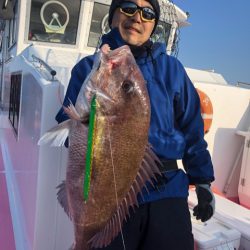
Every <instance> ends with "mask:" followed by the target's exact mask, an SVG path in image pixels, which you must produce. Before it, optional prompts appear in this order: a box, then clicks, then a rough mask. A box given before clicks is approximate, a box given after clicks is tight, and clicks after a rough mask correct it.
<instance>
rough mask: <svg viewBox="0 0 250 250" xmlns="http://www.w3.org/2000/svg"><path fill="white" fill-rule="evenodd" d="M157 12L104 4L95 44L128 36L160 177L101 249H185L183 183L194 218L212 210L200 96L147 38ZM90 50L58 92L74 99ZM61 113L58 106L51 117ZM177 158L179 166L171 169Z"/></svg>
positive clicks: (153, 4) (187, 223)
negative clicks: (104, 20)
mask: <svg viewBox="0 0 250 250" xmlns="http://www.w3.org/2000/svg"><path fill="white" fill-rule="evenodd" d="M159 17H160V7H159V3H158V1H157V0H148V1H147V0H130V1H124V0H113V1H112V3H111V6H110V11H109V25H110V27H111V31H110V33H108V34H106V35H103V37H102V45H103V44H109V46H110V48H111V49H115V48H117V47H120V46H122V45H124V44H128V45H129V46H130V48H131V51H132V53H133V55H134V57H135V59H136V62H137V64H138V65H139V67H140V69H141V71H142V73H143V76H144V78H145V80H146V82H147V88H148V92H149V96H150V102H151V123H150V130H149V142H150V143H151V145H152V147H153V150H154V152H155V153H156V154H157V155H158V157H159V158H160V159H161V161H162V163H163V167H162V169H161V171H162V173H163V177H162V178H159V182H158V183H157V185H156V188H152V187H150V186H149V191H150V192H149V193H147V192H144V195H143V198H142V197H138V199H139V202H140V207H139V208H138V209H137V210H136V212H135V213H132V215H131V217H130V219H129V220H128V222H126V223H125V224H124V226H123V229H122V233H120V235H119V236H118V237H116V238H115V239H114V241H113V242H112V243H111V244H110V245H109V246H108V247H106V248H103V249H107V250H120V249H127V250H193V248H194V240H193V235H192V227H191V219H190V213H189V208H188V203H187V196H188V187H189V184H193V185H196V192H197V197H198V205H197V206H196V207H195V209H194V215H195V216H196V218H197V219H201V220H202V221H206V220H208V219H210V218H211V216H212V215H213V212H214V197H213V194H212V192H211V191H210V183H211V182H212V181H213V180H214V173H213V166H212V163H211V157H210V155H209V152H208V151H207V144H206V142H205V141H204V131H203V121H202V118H201V114H200V101H199V97H198V95H197V93H196V90H195V88H194V86H193V84H192V83H191V81H190V80H189V78H188V76H187V74H186V72H185V70H184V67H183V66H182V65H181V63H180V62H179V61H178V60H177V59H176V58H173V57H170V56H168V55H167V54H166V46H165V44H161V43H152V42H151V40H150V37H151V35H152V34H153V32H154V30H155V28H156V25H157V23H158V20H159ZM92 64H93V56H89V57H86V58H84V59H83V60H81V61H80V62H79V63H78V64H77V65H76V66H75V67H74V68H73V70H72V77H71V80H70V83H69V87H68V90H67V93H66V97H65V101H64V105H65V106H67V105H68V104H69V103H68V100H71V101H72V102H73V103H75V101H76V98H77V95H78V93H79V90H80V87H81V85H82V83H83V82H84V80H85V78H86V77H87V75H88V73H89V72H90V70H91V67H92ZM56 119H57V121H58V122H62V121H63V120H65V119H68V117H67V116H66V115H65V114H64V113H63V110H62V109H61V110H60V111H59V113H58V114H57V117H56ZM176 159H182V161H183V165H184V168H185V170H186V172H184V171H183V170H181V169H178V167H177V163H176Z"/></svg>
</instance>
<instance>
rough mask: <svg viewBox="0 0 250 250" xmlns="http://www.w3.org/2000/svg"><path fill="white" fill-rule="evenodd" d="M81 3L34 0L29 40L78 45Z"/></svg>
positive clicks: (62, 0) (61, 0)
mask: <svg viewBox="0 0 250 250" xmlns="http://www.w3.org/2000/svg"><path fill="white" fill-rule="evenodd" d="M80 5H81V1H68V0H60V1H56V0H55V1H47V0H32V1H31V11H30V23H29V33H28V40H30V41H38V42H50V43H61V44H76V37H77V29H78V22H79V13H80V7H81V6H80Z"/></svg>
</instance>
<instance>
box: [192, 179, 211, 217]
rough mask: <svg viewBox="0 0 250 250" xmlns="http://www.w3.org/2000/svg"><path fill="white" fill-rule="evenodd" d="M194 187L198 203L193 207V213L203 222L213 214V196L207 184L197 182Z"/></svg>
mask: <svg viewBox="0 0 250 250" xmlns="http://www.w3.org/2000/svg"><path fill="white" fill-rule="evenodd" d="M195 187H196V189H195V191H196V194H197V198H198V205H196V206H195V207H194V213H193V215H194V216H195V217H196V219H197V220H201V221H202V222H205V221H207V220H209V219H210V218H211V217H212V216H213V214H214V210H215V198H214V195H213V193H212V191H211V189H210V185H209V184H197V185H195Z"/></svg>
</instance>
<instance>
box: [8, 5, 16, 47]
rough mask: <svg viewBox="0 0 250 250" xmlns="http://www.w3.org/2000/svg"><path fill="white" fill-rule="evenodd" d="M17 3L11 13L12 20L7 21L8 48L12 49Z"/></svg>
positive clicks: (14, 36)
mask: <svg viewBox="0 0 250 250" xmlns="http://www.w3.org/2000/svg"><path fill="white" fill-rule="evenodd" d="M17 7H18V5H17V2H15V5H14V6H13V12H14V16H13V18H12V19H10V20H8V26H7V27H8V29H7V32H8V35H7V37H8V48H10V47H12V46H13V45H14V44H15V43H16V33H17V30H16V19H17Z"/></svg>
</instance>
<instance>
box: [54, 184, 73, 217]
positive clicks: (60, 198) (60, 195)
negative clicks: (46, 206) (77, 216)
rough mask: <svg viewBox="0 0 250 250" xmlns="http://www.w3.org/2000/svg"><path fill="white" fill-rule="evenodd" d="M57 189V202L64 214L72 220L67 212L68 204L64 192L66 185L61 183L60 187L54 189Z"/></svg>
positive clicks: (68, 211)
mask: <svg viewBox="0 0 250 250" xmlns="http://www.w3.org/2000/svg"><path fill="white" fill-rule="evenodd" d="M56 188H57V189H58V192H57V200H58V202H59V203H60V205H61V206H62V208H63V209H64V211H65V213H66V214H67V215H68V216H69V218H70V219H71V220H72V216H71V214H70V210H69V203H68V198H67V192H66V183H65V181H63V182H62V183H61V184H60V185H58V186H57V187H56Z"/></svg>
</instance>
